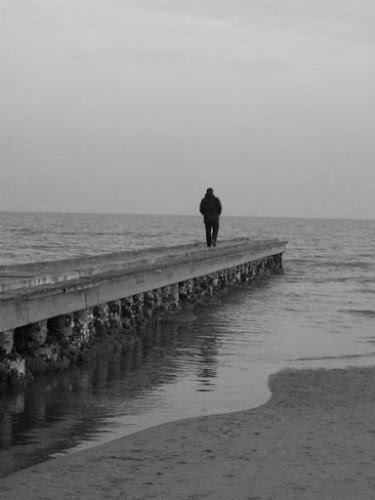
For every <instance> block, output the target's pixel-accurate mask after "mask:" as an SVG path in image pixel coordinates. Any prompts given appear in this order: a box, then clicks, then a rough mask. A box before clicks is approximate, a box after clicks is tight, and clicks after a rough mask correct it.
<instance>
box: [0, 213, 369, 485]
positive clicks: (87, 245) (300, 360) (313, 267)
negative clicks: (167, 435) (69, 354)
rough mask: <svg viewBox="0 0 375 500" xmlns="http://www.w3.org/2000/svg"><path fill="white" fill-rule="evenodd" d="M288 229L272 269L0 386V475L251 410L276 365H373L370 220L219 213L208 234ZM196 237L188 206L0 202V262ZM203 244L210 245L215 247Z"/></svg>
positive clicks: (197, 227)
mask: <svg viewBox="0 0 375 500" xmlns="http://www.w3.org/2000/svg"><path fill="white" fill-rule="evenodd" d="M235 237H249V238H251V239H254V240H258V239H265V238H279V239H283V240H288V244H287V249H286V252H285V254H284V257H283V265H284V272H283V273H282V274H277V275H271V276H266V277H263V278H261V279H259V280H257V281H254V282H252V283H250V284H245V285H241V286H238V287H236V288H234V289H232V290H231V291H230V292H229V293H227V294H226V295H220V296H218V297H216V298H213V299H212V301H211V302H210V303H209V304H208V305H206V307H204V308H201V309H200V310H199V311H197V313H196V318H195V319H194V320H193V319H192V321H189V322H181V321H178V320H177V319H176V320H172V321H170V322H168V323H165V324H161V325H158V326H155V327H154V328H153V329H152V331H150V336H151V337H152V338H153V341H152V343H151V344H150V343H148V344H147V345H140V346H139V348H137V349H136V350H135V351H134V352H133V353H131V355H129V354H127V355H126V356H125V355H124V356H123V355H121V353H120V354H119V355H116V356H113V355H108V354H106V353H105V352H103V353H99V355H98V358H97V359H96V360H95V361H94V362H93V363H92V365H90V366H79V367H72V368H71V369H69V370H67V371H66V372H64V373H61V374H49V375H47V376H45V377H41V378H40V379H38V380H36V381H35V383H34V384H33V385H32V386H30V387H28V388H27V389H26V390H25V391H23V392H20V393H15V394H8V395H2V396H1V397H0V476H5V475H7V474H10V473H11V472H13V471H16V470H20V469H22V468H25V467H28V466H29V465H31V464H35V463H38V462H42V461H45V460H53V459H55V458H56V457H59V456H62V455H66V454H71V453H76V452H78V451H80V450H84V449H87V448H89V447H92V446H97V445H99V444H101V443H105V442H107V441H110V440H113V439H117V438H120V437H123V436H126V435H129V434H132V433H134V432H138V431H141V430H143V429H145V428H148V427H152V426H156V425H159V424H163V423H166V422H170V421H174V420H179V419H184V418H188V417H195V416H201V415H211V414H217V413H225V412H234V411H238V410H244V409H249V408H254V407H257V406H259V405H262V404H264V403H266V401H267V400H268V399H269V398H270V392H269V389H268V385H267V380H268V377H269V375H270V374H272V373H275V372H277V371H280V370H283V369H297V370H299V369H306V368H312V369H317V368H323V369H333V368H347V367H351V366H364V365H373V364H374V363H375V328H374V324H375V261H374V255H375V221H374V220H330V219H298V218H296V219H292V218H253V217H229V216H223V217H222V218H221V227H220V232H219V242H218V244H219V245H220V240H221V241H222V240H224V239H231V238H235ZM191 242H201V244H202V246H204V228H203V224H202V220H201V218H200V217H199V216H170V215H135V214H131V215H129V214H73V213H19V212H18V213H16V212H6V213H0V265H8V264H16V263H26V262H36V261H47V260H58V259H65V258H69V257H80V256H81V257H83V256H87V255H99V254H108V253H111V252H117V251H122V250H137V249H144V248H156V247H169V246H172V245H178V244H183V243H191ZM212 251H215V250H214V249H212Z"/></svg>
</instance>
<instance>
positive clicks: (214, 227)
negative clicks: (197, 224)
mask: <svg viewBox="0 0 375 500" xmlns="http://www.w3.org/2000/svg"><path fill="white" fill-rule="evenodd" d="M204 225H205V227H206V241H207V246H208V247H210V246H211V245H213V246H216V240H217V234H218V232H219V221H218V220H214V221H212V220H211V221H206V220H205V221H204Z"/></svg>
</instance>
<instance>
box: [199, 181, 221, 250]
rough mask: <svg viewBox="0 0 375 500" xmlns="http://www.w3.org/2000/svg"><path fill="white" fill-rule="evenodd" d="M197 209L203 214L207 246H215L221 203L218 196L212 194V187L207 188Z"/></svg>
mask: <svg viewBox="0 0 375 500" xmlns="http://www.w3.org/2000/svg"><path fill="white" fill-rule="evenodd" d="M199 211H200V213H201V214H202V215H203V221H204V225H205V227H206V241H207V246H208V247H210V246H211V245H212V246H214V247H216V241H217V234H218V232H219V216H220V214H221V203H220V200H219V198H217V197H216V196H215V195H214V190H213V189H212V188H208V189H207V191H206V195H205V197H204V198H202V201H201V203H200V205H199Z"/></svg>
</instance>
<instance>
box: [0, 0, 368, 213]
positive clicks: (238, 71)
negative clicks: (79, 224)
mask: <svg viewBox="0 0 375 500" xmlns="http://www.w3.org/2000/svg"><path fill="white" fill-rule="evenodd" d="M0 9H1V10H0V15H1V25H0V66H1V76H0V99H1V110H0V111H1V113H0V127H1V129H0V134H1V135H0V141H1V144H0V145H1V150H0V160H1V165H0V168H1V171H0V182H1V184H0V210H25V211H29V210H38V211H39V210H42V211H69V212H124V213H169V214H195V213H197V204H198V203H199V200H200V198H201V197H202V196H203V194H204V192H205V190H206V188H207V187H208V186H212V187H213V188H214V190H215V193H216V194H217V195H218V196H219V197H220V198H221V201H222V203H223V206H224V212H223V213H224V214H226V215H250V216H289V217H343V218H375V139H374V131H375V3H374V0H236V1H234V0H144V1H142V0H16V1H15V0H9V1H8V0H0Z"/></svg>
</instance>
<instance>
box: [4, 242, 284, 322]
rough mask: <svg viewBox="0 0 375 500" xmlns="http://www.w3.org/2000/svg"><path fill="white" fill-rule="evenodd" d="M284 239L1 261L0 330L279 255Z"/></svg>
mask: <svg viewBox="0 0 375 500" xmlns="http://www.w3.org/2000/svg"><path fill="white" fill-rule="evenodd" d="M286 243H287V242H286V241H280V240H277V239H270V240H251V239H248V238H239V239H234V240H224V241H220V243H219V246H218V247H216V248H206V247H204V246H202V244H191V245H179V246H175V247H167V248H155V249H147V250H140V251H132V252H119V253H115V254H106V255H100V256H95V257H84V258H82V259H67V260H61V261H53V262H41V263H35V264H22V265H19V266H0V331H5V330H8V329H12V328H16V327H18V326H23V325H25V324H29V323H33V322H36V321H41V320H43V319H47V318H51V317H54V316H58V315H60V314H68V313H71V312H74V311H79V310H81V309H86V308H88V307H92V306H94V305H99V304H103V303H106V302H109V301H112V300H116V299H119V298H124V297H127V296H130V295H134V294H137V293H142V292H145V291H150V290H153V289H156V288H160V287H162V286H166V285H169V284H172V283H179V282H181V281H184V280H188V279H191V278H195V277H199V276H203V275H205V274H209V273H212V272H215V271H218V270H223V269H228V268H231V267H235V266H237V265H241V264H244V263H246V262H250V261H252V260H256V259H259V258H262V257H265V256H270V255H275V254H279V253H282V252H283V251H284V250H285V246H286Z"/></svg>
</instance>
